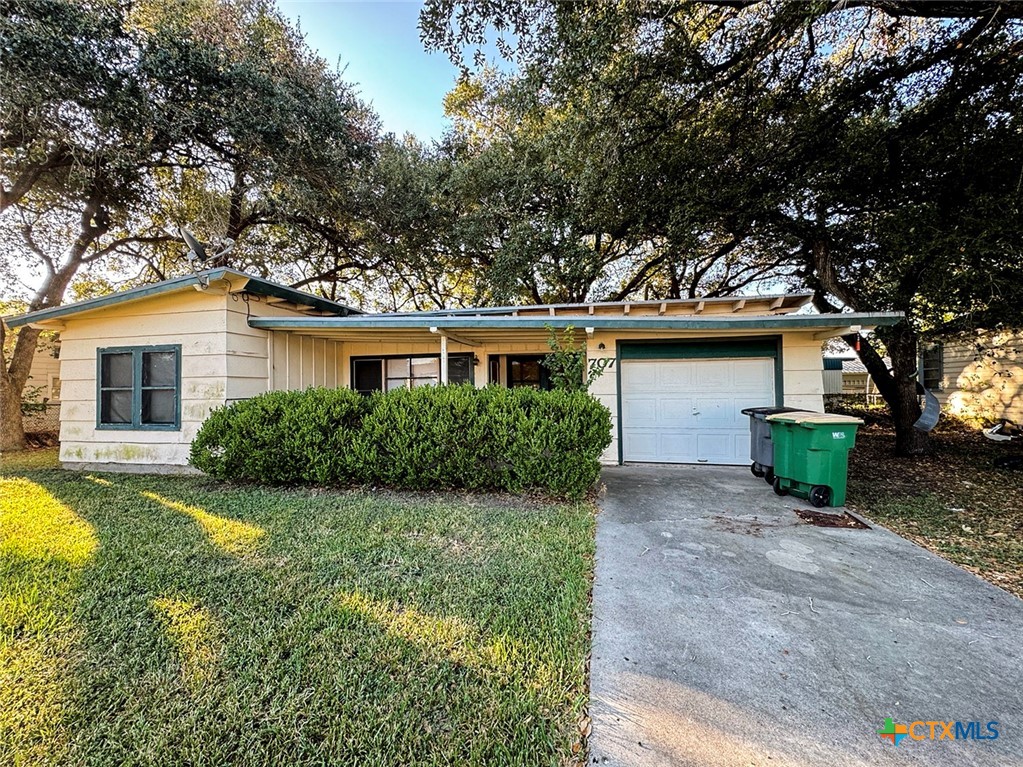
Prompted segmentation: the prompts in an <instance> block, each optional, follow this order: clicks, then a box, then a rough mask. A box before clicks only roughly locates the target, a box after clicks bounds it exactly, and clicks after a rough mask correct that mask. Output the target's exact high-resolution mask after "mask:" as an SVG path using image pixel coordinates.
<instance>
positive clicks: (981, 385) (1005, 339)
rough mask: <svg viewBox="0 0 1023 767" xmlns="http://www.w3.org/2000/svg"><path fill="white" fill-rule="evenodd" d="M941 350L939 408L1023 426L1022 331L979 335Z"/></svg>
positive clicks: (937, 393) (948, 343)
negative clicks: (981, 350) (979, 349)
mask: <svg viewBox="0 0 1023 767" xmlns="http://www.w3.org/2000/svg"><path fill="white" fill-rule="evenodd" d="M976 343H978V344H980V346H981V347H983V349H984V350H985V351H984V352H980V351H978V350H977V348H976V346H975V345H974V343H973V342H972V341H946V342H945V344H944V346H943V349H942V380H941V389H940V390H939V391H936V392H934V395H935V396H936V397H937V398H938V401H939V402H940V403H941V404H942V407H943V408H944V409H945V410H947V411H948V412H951V413H953V414H955V415H960V416H966V417H970V418H981V419H984V420H987V421H997V420H999V419H1002V418H1005V419H1008V420H1010V421H1015V422H1016V423H1018V424H1023V331H1017V332H1015V333H1013V332H1000V333H990V332H987V333H979V334H978V335H977V339H976Z"/></svg>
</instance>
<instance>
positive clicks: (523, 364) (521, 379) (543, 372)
mask: <svg viewBox="0 0 1023 767" xmlns="http://www.w3.org/2000/svg"><path fill="white" fill-rule="evenodd" d="M543 359H544V358H543V356H541V355H529V356H519V357H508V386H509V387H511V388H515V387H516V386H528V387H530V388H533V389H550V388H551V383H550V379H549V378H548V375H547V368H546V367H545V366H544V364H543Z"/></svg>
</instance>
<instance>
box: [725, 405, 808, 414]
mask: <svg viewBox="0 0 1023 767" xmlns="http://www.w3.org/2000/svg"><path fill="white" fill-rule="evenodd" d="M739 412H740V413H742V414H743V415H763V416H768V415H775V414H776V413H801V412H803V411H802V410H800V409H799V408H798V407H748V408H746V409H745V410H740V411H739Z"/></svg>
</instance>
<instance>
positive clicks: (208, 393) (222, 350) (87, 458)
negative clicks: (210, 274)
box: [60, 290, 228, 470]
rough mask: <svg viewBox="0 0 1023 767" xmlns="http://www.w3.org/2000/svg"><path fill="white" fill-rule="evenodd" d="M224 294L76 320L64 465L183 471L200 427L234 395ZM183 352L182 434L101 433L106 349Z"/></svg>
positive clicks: (65, 400) (65, 374) (69, 340)
mask: <svg viewBox="0 0 1023 767" xmlns="http://www.w3.org/2000/svg"><path fill="white" fill-rule="evenodd" d="M225 300H226V297H225V296H224V294H223V292H220V291H212V290H211V291H205V292H200V291H182V292H178V293H172V294H169V295H164V296H157V297H153V298H150V299H148V300H145V301H138V302H132V303H128V304H123V305H120V306H113V307H107V308H105V309H103V310H102V311H97V312H96V313H94V314H93V315H92V316H88V315H86V316H82V317H76V318H74V319H72V320H70V321H69V322H68V323H67V325H66V327H65V328H64V329H63V330H62V332H61V349H60V363H61V365H60V372H61V389H62V390H61V419H60V420H61V424H60V460H61V461H62V462H63V463H65V464H69V465H76V464H78V465H82V464H85V465H91V464H108V463H113V464H121V465H122V466H137V467H138V468H139V469H146V470H148V469H151V468H153V467H163V466H184V465H185V464H187V462H188V448H189V445H190V444H191V442H192V439H193V438H194V437H195V434H196V432H197V431H198V429H199V426H200V425H201V424H202V422H203V421H204V420H205V419H206V417H207V416H208V415H209V412H210V410H211V409H213V408H214V407H217V406H219V405H223V404H224V401H225V394H226V391H227V378H228V370H227V339H228V335H227V333H226V332H225V331H226V328H227V311H226V309H225ZM160 344H175V345H180V346H181V389H180V399H181V402H180V405H181V428H180V429H178V430H176V431H169V430H161V431H156V430H145V429H144V430H128V429H101V428H97V425H96V407H97V403H96V386H97V381H96V358H97V352H98V350H100V349H104V348H109V347H124V346H153V345H160Z"/></svg>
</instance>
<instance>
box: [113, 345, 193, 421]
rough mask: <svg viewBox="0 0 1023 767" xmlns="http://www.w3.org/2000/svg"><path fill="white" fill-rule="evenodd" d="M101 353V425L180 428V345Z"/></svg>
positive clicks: (114, 350)
mask: <svg viewBox="0 0 1023 767" xmlns="http://www.w3.org/2000/svg"><path fill="white" fill-rule="evenodd" d="M98 353H99V364H98V366H97V367H98V369H99V381H98V396H97V403H96V404H97V410H98V412H97V419H96V420H97V424H98V426H100V427H101V428H102V427H106V428H123V429H177V428H179V426H180V422H179V407H178V405H179V401H180V388H181V375H180V367H181V347H178V346H160V347H134V348H127V349H100V350H99V352H98Z"/></svg>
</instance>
